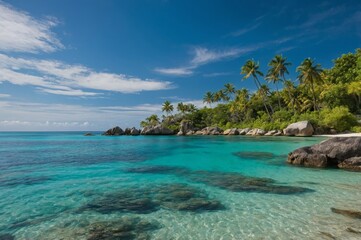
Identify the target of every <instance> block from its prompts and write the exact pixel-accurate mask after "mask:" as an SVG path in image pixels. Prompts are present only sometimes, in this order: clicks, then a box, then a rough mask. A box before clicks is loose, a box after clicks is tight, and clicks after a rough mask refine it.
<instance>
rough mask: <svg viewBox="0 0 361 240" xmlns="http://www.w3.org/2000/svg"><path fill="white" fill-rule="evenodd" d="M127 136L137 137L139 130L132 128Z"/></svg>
mask: <svg viewBox="0 0 361 240" xmlns="http://www.w3.org/2000/svg"><path fill="white" fill-rule="evenodd" d="M129 134H130V135H132V136H137V135H139V134H140V130H139V129H136V128H135V127H132V128H131V129H130V133H129Z"/></svg>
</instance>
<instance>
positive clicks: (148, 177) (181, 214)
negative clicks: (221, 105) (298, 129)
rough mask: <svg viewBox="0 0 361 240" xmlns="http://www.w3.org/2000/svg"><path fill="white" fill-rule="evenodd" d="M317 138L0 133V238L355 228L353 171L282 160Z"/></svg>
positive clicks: (309, 234)
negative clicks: (350, 214) (340, 211)
mask: <svg viewBox="0 0 361 240" xmlns="http://www.w3.org/2000/svg"><path fill="white" fill-rule="evenodd" d="M322 140H323V138H284V137H246V136H225V137H223V136H199V137H196V136H195V137H176V136H157V137H151V136H137V137H130V136H121V137H105V136H92V137H85V136H82V133H59V132H55V133H0V239H2V238H3V239H5V237H8V239H11V237H13V238H14V239H331V238H330V235H332V236H334V237H336V238H337V239H360V236H361V235H358V234H355V233H351V232H349V231H346V229H347V228H348V227H351V228H353V229H356V230H359V231H360V230H361V220H359V219H353V218H348V217H345V216H343V215H339V214H335V213H332V212H331V210H330V208H331V207H335V208H341V209H352V210H360V209H361V201H360V199H361V185H360V183H361V174H360V173H354V172H347V171H341V170H336V169H334V170H318V169H308V168H299V167H294V166H289V165H287V164H286V163H285V160H286V156H287V153H289V152H290V151H292V150H293V149H296V148H298V147H301V146H306V145H311V144H314V143H317V142H320V141H322Z"/></svg>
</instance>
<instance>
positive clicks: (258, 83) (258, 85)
mask: <svg viewBox="0 0 361 240" xmlns="http://www.w3.org/2000/svg"><path fill="white" fill-rule="evenodd" d="M254 79H255V83H256V86H257V89H258V90H259V89H260V88H261V83H260V82H259V81H258V78H257V77H254ZM262 100H263V101H262V102H263V106H264V108H265V109H266V112H267V114H268V116H269V118H270V119H272V116H271V114H270V112H269V110H268V108H267V104H266V99H265V97H264V96H263V94H262Z"/></svg>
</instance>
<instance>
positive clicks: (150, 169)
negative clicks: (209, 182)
mask: <svg viewBox="0 0 361 240" xmlns="http://www.w3.org/2000/svg"><path fill="white" fill-rule="evenodd" d="M188 171H189V170H188V169H187V168H183V167H176V166H142V167H134V168H128V169H126V170H125V172H128V173H152V174H175V175H178V174H186V173H188Z"/></svg>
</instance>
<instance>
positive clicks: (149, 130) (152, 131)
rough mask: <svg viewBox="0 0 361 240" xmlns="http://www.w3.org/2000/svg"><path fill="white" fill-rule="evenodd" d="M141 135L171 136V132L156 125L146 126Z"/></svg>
mask: <svg viewBox="0 0 361 240" xmlns="http://www.w3.org/2000/svg"><path fill="white" fill-rule="evenodd" d="M140 134H142V135H173V134H174V132H173V130H171V129H169V128H167V127H164V126H162V125H161V124H158V125H156V126H148V127H145V128H143V129H142V131H141V133H140Z"/></svg>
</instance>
